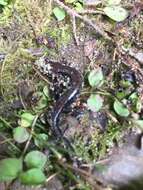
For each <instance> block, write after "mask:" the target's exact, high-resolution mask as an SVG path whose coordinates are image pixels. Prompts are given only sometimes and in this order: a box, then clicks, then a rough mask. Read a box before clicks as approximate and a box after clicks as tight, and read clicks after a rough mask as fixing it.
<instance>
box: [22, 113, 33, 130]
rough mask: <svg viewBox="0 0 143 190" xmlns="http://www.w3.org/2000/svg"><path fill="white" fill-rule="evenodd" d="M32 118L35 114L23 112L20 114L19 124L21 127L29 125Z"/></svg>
mask: <svg viewBox="0 0 143 190" xmlns="http://www.w3.org/2000/svg"><path fill="white" fill-rule="evenodd" d="M34 118H35V115H32V114H31V113H29V112H25V113H23V114H22V115H21V122H20V125H21V126H22V127H30V126H31V125H32V123H33V120H34Z"/></svg>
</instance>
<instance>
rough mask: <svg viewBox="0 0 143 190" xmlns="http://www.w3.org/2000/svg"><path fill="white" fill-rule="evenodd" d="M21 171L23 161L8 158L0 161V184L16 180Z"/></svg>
mask: <svg viewBox="0 0 143 190" xmlns="http://www.w3.org/2000/svg"><path fill="white" fill-rule="evenodd" d="M21 171H22V160H21V159H16V158H7V159H3V160H0V182H6V181H11V180H13V179H15V178H16V177H17V176H18V174H19V173H20V172H21Z"/></svg>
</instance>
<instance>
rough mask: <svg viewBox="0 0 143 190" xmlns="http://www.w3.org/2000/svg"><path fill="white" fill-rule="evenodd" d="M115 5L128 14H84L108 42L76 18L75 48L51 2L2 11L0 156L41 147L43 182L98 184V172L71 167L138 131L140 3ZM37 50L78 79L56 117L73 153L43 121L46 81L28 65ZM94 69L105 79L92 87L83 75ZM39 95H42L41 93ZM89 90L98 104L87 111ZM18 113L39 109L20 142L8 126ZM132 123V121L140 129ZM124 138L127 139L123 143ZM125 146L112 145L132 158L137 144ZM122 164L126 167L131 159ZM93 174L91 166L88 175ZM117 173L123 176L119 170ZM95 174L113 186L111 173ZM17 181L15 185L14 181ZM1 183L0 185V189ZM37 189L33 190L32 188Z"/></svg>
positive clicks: (141, 57)
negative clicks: (71, 98) (117, 104)
mask: <svg viewBox="0 0 143 190" xmlns="http://www.w3.org/2000/svg"><path fill="white" fill-rule="evenodd" d="M122 3H123V4H124V7H126V9H127V10H128V11H129V17H128V18H127V19H126V20H124V21H123V22H119V23H115V22H113V21H111V20H110V19H109V18H107V17H106V16H104V15H102V14H101V15H100V14H98V15H90V16H89V17H91V19H92V20H94V21H95V22H96V23H97V24H99V25H100V26H101V27H102V28H103V29H104V30H105V31H107V34H108V35H109V36H110V37H111V38H112V40H111V41H108V40H105V39H104V38H103V37H102V36H100V35H98V34H97V33H96V31H95V30H94V29H93V28H92V27H91V26H89V25H87V24H85V23H84V24H83V23H82V22H81V21H79V20H77V38H78V40H79V45H78V46H77V45H76V43H75V38H74V35H73V28H72V25H71V22H70V19H69V16H67V17H66V19H65V20H63V21H62V22H58V21H57V20H56V19H55V18H54V16H53V14H52V8H53V7H52V5H51V4H50V1H47V2H43V1H38V0H37V1H30V0H29V1H23V2H21V1H19V0H17V1H16V2H15V4H14V7H13V5H11V4H10V5H9V8H5V9H4V10H3V13H1V19H0V158H1V159H3V158H7V157H19V156H21V155H23V153H27V152H30V151H31V150H40V151H42V152H44V153H45V154H46V155H47V157H48V161H47V162H48V163H47V167H46V169H45V173H46V176H47V179H48V180H47V184H46V185H45V186H46V187H45V188H47V189H57V190H60V189H85V190H86V189H90V187H89V185H88V183H89V184H90V185H91V189H98V185H97V183H96V184H95V181H96V180H97V179H98V177H99V176H98V174H94V177H95V179H94V177H93V176H90V177H89V176H86V175H83V174H82V172H81V171H78V169H83V171H84V172H87V171H88V170H89V168H90V167H89V165H93V164H94V163H95V162H96V161H99V160H101V159H104V158H109V155H111V154H115V157H116V149H117V147H121V146H122V145H124V144H125V143H124V141H126V139H128V138H129V139H130V134H133V136H136V134H138V133H141V132H142V130H141V129H140V128H141V127H142V119H143V115H142V101H143V98H142V80H143V71H142V64H143V52H142V48H143V41H142V37H143V14H142V9H143V5H142V3H140V2H138V1H133V2H132V1H126V2H122ZM53 6H55V5H53ZM41 36H42V37H43V39H44V40H45V41H44V42H45V44H44V45H43V43H42V44H41V45H39V43H37V40H38V39H39V38H41ZM43 54H44V55H46V56H47V57H48V58H49V59H50V60H56V61H58V62H64V63H65V64H67V65H69V66H71V67H74V68H76V69H77V70H79V71H80V72H81V73H82V75H83V78H84V85H83V88H82V89H81V92H80V96H79V97H78V99H77V100H76V101H75V102H74V103H73V104H72V106H69V108H68V107H67V110H65V113H64V114H62V115H61V121H60V127H61V128H62V130H63V131H64V135H65V137H66V138H67V139H69V140H70V142H71V143H72V145H73V147H74V149H75V153H74V154H73V153H72V152H71V151H70V150H68V149H67V150H66V149H64V148H65V146H64V143H63V142H60V143H58V146H57V144H56V143H57V142H56V141H55V137H54V136H53V135H52V133H51V130H50V128H49V127H48V126H47V124H46V125H45V121H44V119H43V113H45V110H47V109H48V111H49V112H50V110H51V109H52V106H53V99H52V98H53V97H51V94H50V95H49V92H47V91H46V93H47V94H46V93H45V90H44V89H45V87H47V86H48V89H49V90H50V85H49V84H48V82H47V78H45V77H44V76H42V74H40V73H39V71H38V70H36V69H34V67H33V62H35V61H36V60H38V59H39V57H40V56H42V55H43ZM99 68H101V69H102V72H103V75H104V82H103V84H102V86H100V87H98V88H92V87H91V86H90V85H89V81H88V75H89V73H90V71H92V70H96V69H99ZM57 90H58V89H57ZM43 92H44V93H43ZM133 93H136V96H135V97H136V98H135V99H131V95H133ZM43 94H44V95H45V94H46V98H45V96H44V98H45V99H43ZM91 94H99V95H100V96H101V97H102V99H103V102H104V103H103V106H102V108H101V109H100V111H98V112H93V111H91V110H90V109H89V107H88V105H87V99H88V98H89V96H90V95H91ZM116 98H117V99H118V100H120V101H121V102H122V103H123V105H124V106H126V107H127V108H128V109H129V111H130V114H129V116H128V117H121V116H120V115H119V114H117V113H116V111H115V110H114V106H113V104H114V101H115V99H116ZM45 102H46V103H45ZM47 102H48V103H47ZM24 112H30V113H32V114H35V115H38V119H37V120H36V124H35V126H36V128H34V129H33V128H32V129H31V128H29V130H28V132H29V133H30V134H31V139H30V140H29V141H26V142H24V143H19V142H17V141H16V140H15V139H14V137H13V129H14V128H16V127H17V126H19V125H20V121H21V116H22V113H24ZM138 121H141V122H140V123H139V122H138ZM136 123H139V127H138V126H137V124H136ZM67 125H68V128H67ZM41 133H44V134H46V135H47V134H48V141H46V145H45V144H44V145H43V146H42V147H39V146H37V144H36V143H35V139H36V138H37V137H38V135H39V134H41ZM139 141H140V140H139ZM27 142H28V143H27ZM47 144H48V146H47ZM128 144H131V142H130V141H129V142H128ZM132 144H134V143H132ZM139 144H140V143H139ZM50 147H52V148H50ZM127 147H128V146H127ZM139 148H141V146H140V147H139ZM53 150H54V151H53ZM121 150H122V149H121ZM128 150H129V149H128V148H127V149H125V151H119V153H118V154H119V155H123V156H122V157H123V160H124V155H126V154H127V155H129V159H130V156H132V154H133V155H136V154H138V156H137V158H136V156H135V158H134V157H133V159H134V160H135V163H136V162H138V160H139V159H141V160H142V153H140V151H141V150H140V149H139V150H138V151H139V152H138V151H137V150H135V151H134V148H133V153H132V152H130V151H128ZM114 151H115V153H114ZM120 152H121V153H120ZM128 152H129V153H128ZM118 154H117V157H118ZM138 157H139V158H138ZM111 160H112V159H111ZM115 160H117V159H115ZM114 162H115V161H113V162H111V163H113V164H111V165H114ZM125 162H126V160H125ZM127 162H128V161H127ZM123 163H124V162H123ZM64 164H65V165H64ZM66 164H67V165H66ZM68 164H69V165H70V167H69V165H68ZM120 164H121V165H120ZM115 165H116V162H115ZM129 165H132V162H131V163H130V164H129ZM109 166H110V164H109ZM84 167H85V168H84ZM118 167H122V163H119V166H118ZM127 170H128V169H127ZM113 171H114V170H113ZM80 172H81V173H80ZM114 172H115V173H116V172H118V170H115V171H114ZM114 172H113V173H114ZM93 173H94V172H93ZM93 173H92V172H91V173H90V175H93ZM95 173H96V172H95ZM113 173H112V174H113ZM53 174H57V176H58V177H57V178H56V179H54V178H53V179H54V180H56V182H51V183H52V184H55V187H49V186H48V185H50V180H49V178H50V177H51V176H52V175H53ZM79 174H80V175H81V176H82V177H81V178H80V177H79ZM113 175H114V174H113ZM109 176H110V175H109ZM120 176H121V179H122V173H121V175H120ZM89 178H91V180H89ZM109 178H111V176H110V177H109ZM115 178H116V177H115ZM117 178H119V177H118V176H117ZM100 180H101V181H102V183H103V184H104V182H105V184H104V185H105V186H107V187H108V185H109V184H112V183H113V184H114V180H112V178H111V180H109V179H108V176H107V179H105V176H104V175H103V176H102V175H101V179H100ZM85 181H87V182H88V183H86V182H85ZM127 181H128V180H127ZM129 181H130V180H129ZM106 182H107V183H106ZM115 182H116V180H115ZM56 183H57V184H58V185H56ZM121 183H122V180H121ZM17 184H18V186H17V187H15V185H17ZM115 184H116V183H115ZM115 184H114V185H115ZM119 184H120V182H119ZM2 185H3V184H2ZM47 186H48V187H47ZM51 186H52V185H51ZM5 188H6V187H2V186H1V187H0V189H5ZM18 188H19V182H14V184H10V189H18ZM22 188H24V189H26V188H28V189H29V187H23V186H20V189H22ZM36 188H37V189H40V188H39V187H34V189H36ZM101 188H103V187H101ZM30 189H31V187H30ZM42 189H43V188H42ZM104 189H105V188H104ZM134 189H136V187H135V188H134Z"/></svg>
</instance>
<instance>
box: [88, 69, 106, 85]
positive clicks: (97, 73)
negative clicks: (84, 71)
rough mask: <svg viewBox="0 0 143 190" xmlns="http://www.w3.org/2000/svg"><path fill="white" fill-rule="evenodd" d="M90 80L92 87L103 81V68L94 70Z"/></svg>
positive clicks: (90, 74) (89, 76)
mask: <svg viewBox="0 0 143 190" xmlns="http://www.w3.org/2000/svg"><path fill="white" fill-rule="evenodd" d="M88 81H89V84H90V85H91V86H92V87H98V86H99V85H100V84H101V82H102V81H103V73H102V69H101V68H98V69H96V70H92V71H91V72H90V73H89V75H88Z"/></svg>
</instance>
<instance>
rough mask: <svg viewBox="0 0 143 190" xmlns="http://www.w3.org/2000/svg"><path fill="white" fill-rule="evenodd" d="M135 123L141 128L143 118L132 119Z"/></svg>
mask: <svg viewBox="0 0 143 190" xmlns="http://www.w3.org/2000/svg"><path fill="white" fill-rule="evenodd" d="M133 122H134V123H135V124H137V125H138V126H139V127H140V128H142V129H143V120H142V119H139V120H134V121H133Z"/></svg>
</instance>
